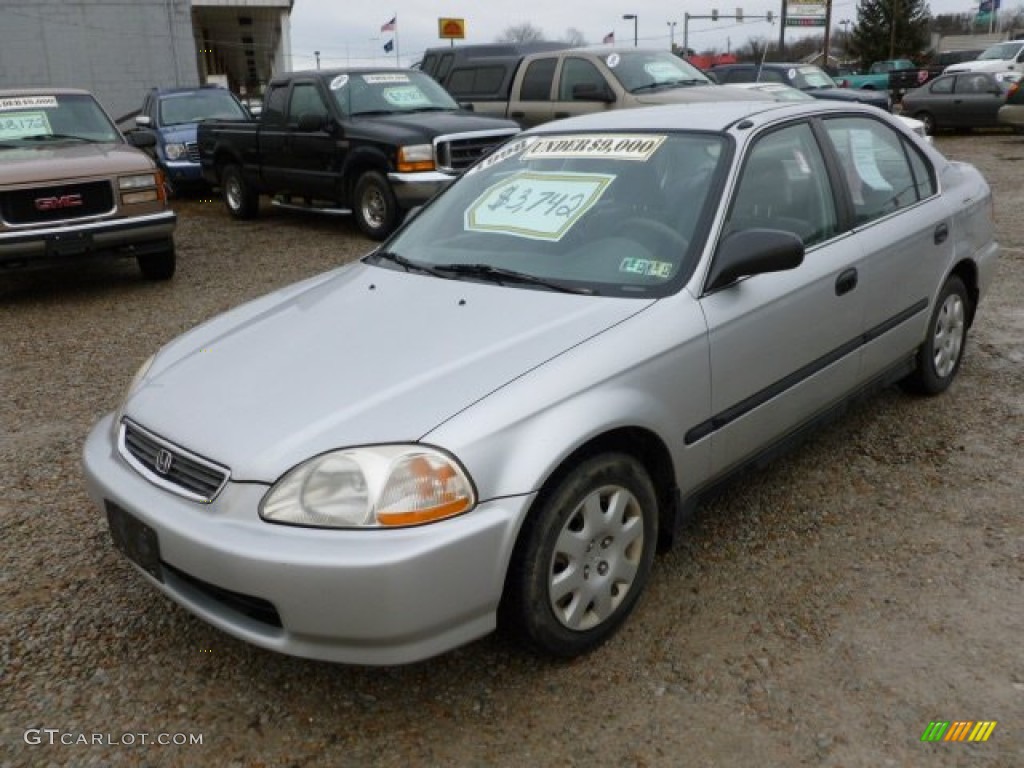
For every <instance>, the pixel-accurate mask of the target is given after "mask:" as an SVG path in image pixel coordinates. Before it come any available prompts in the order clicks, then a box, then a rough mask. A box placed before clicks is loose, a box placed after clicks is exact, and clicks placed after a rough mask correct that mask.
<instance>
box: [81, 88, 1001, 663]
mask: <svg viewBox="0 0 1024 768" xmlns="http://www.w3.org/2000/svg"><path fill="white" fill-rule="evenodd" d="M993 226H994V225H993V218H992V200H991V194H990V191H989V187H988V185H987V184H986V182H985V180H984V179H983V178H982V176H981V175H980V174H979V173H978V172H977V171H976V170H975V169H974V168H973V167H971V166H970V165H966V164H964V163H957V162H950V161H948V160H946V159H945V158H944V157H943V156H942V155H940V154H939V153H938V152H937V151H936V150H935V149H934V148H933V147H932V146H931V145H929V144H927V143H926V142H924V141H922V140H921V139H920V138H919V137H918V136H916V135H915V134H914V133H913V132H911V131H909V130H908V129H907V128H905V127H904V126H903V125H902V124H901V123H899V122H898V121H897V120H895V119H894V118H892V117H891V116H890V115H888V114H885V113H882V112H880V111H879V110H876V109H874V108H872V107H864V106H860V105H850V104H840V103H833V102H828V101H816V102H813V103H810V102H808V103H803V102H793V103H784V102H757V103H754V102H742V101H741V102H735V103H731V102H730V103H716V104H714V105H708V106H703V105H685V106H678V107H656V108H651V109H644V110H619V111H615V112H611V113H607V114H602V115H592V116H587V117H581V118H577V119H573V120H567V121H562V122H557V123H549V124H546V125H544V126H541V127H538V128H536V129H533V130H531V131H529V132H527V133H524V134H521V135H520V136H519V137H518V138H516V139H514V140H512V141H511V142H510V143H508V144H505V145H504V146H503V147H502V148H500V149H499V150H497V151H496V152H494V153H492V154H491V155H490V156H488V157H487V158H485V159H484V160H482V161H481V162H479V163H478V164H477V165H476V166H474V167H473V168H472V169H471V170H470V171H469V172H467V173H466V175H465V176H464V177H462V178H461V179H460V180H459V181H457V182H456V183H455V184H453V185H452V186H451V187H450V188H449V189H448V190H446V191H445V192H444V193H442V194H441V195H439V196H438V197H436V198H435V199H434V200H433V201H432V202H431V203H430V204H429V205H427V206H426V207H425V208H424V209H423V210H421V211H420V212H419V213H418V215H415V216H413V217H412V218H411V219H410V220H409V221H407V222H406V224H405V225H404V226H403V227H402V229H400V230H399V231H398V232H397V233H396V234H395V235H393V236H392V237H391V238H390V239H389V240H388V241H387V242H386V243H384V244H383V245H382V246H381V247H380V248H378V249H377V250H375V251H373V252H371V253H370V254H369V255H367V256H366V257H365V258H363V259H362V260H361V261H359V262H358V263H354V264H351V265H347V266H344V267H341V268H339V269H337V270H335V271H332V272H329V273H327V274H323V275H320V276H318V277H314V278H312V279H309V280H307V281H305V282H303V283H300V284H297V285H294V286H292V287H290V288H287V289H284V290H282V291H279V292H277V293H274V294H271V295H269V296H266V297H264V298H262V299H259V300H256V301H254V302H251V303H249V304H246V305H244V306H241V307H239V308H237V309H234V310H232V311H230V312H228V313H226V314H224V315H221V316H219V317H216V318H214V319H212V320H210V321H209V322H207V323H205V324H204V325H202V326H200V327H199V328H196V329H194V330H192V331H190V332H189V333H187V334H185V335H184V336H181V337H180V338H178V339H176V340H175V341H172V342H171V343H169V344H168V345H166V346H165V347H163V348H162V349H161V350H160V351H158V352H157V353H156V355H155V356H154V357H153V358H152V359H151V360H150V361H148V362H147V363H146V364H145V365H144V366H143V367H142V369H141V370H140V371H139V373H138V375H137V376H136V378H135V380H134V382H133V383H132V385H131V387H130V389H129V391H128V394H127V396H126V398H125V400H124V403H123V405H122V406H121V407H120V409H119V410H118V411H117V412H116V413H114V414H110V415H108V416H106V417H105V418H103V419H102V420H101V421H100V422H99V423H98V424H97V425H96V427H95V428H94V430H93V431H92V433H91V435H90V436H89V438H88V441H87V444H86V446H85V457H84V460H85V469H86V473H87V476H88V484H89V489H90V494H91V496H92V497H93V498H94V499H95V501H96V503H97V504H98V505H99V507H100V509H102V510H104V511H105V514H106V516H107V519H108V521H109V524H110V529H111V533H112V535H113V541H114V543H115V545H116V546H117V547H118V548H119V549H120V550H122V551H123V552H124V554H125V555H127V557H128V558H129V559H130V560H131V561H132V562H133V563H135V565H136V566H138V569H139V570H140V572H141V573H142V574H143V575H144V576H145V578H146V580H147V581H149V582H150V583H151V584H152V585H153V586H155V587H157V588H159V589H160V590H161V591H163V592H164V593H165V594H166V595H167V596H168V597H170V598H171V599H173V600H175V601H177V602H178V603H180V604H181V605H183V606H185V607H186V608H188V609H189V610H190V611H192V612H193V613H195V614H196V615H198V616H200V617H201V618H203V619H205V620H207V621H208V622H210V623H212V624H214V625H215V626H217V627H220V628H221V629H223V630H224V631H226V632H228V633H230V634H232V635H235V636H237V637H239V638H242V639H244V640H247V641H249V642H251V643H254V644H256V645H259V646H262V647H264V648H269V649H272V650H277V651H281V652H284V653H289V654H295V655H299V656H307V657H314V658H319V659H329V660H335V661H343V662H351V663H366V664H396V663H403V662H409V661H413V660H417V659H422V658H425V657H429V656H431V655H434V654H438V653H441V652H444V651H446V650H448V649H451V648H453V647H455V646H458V645H460V644H463V643H466V642H468V641H470V640H473V639H474V638H477V637H480V636H482V635H484V634H486V633H488V632H490V631H491V630H493V629H494V628H495V627H496V626H497V625H498V624H502V625H504V626H506V627H508V628H509V629H511V630H513V631H514V632H516V633H517V634H518V635H519V636H520V637H522V638H523V640H524V641H525V642H526V643H527V644H528V645H529V646H531V647H533V648H534V649H537V650H539V651H541V652H544V653H548V654H554V655H557V656H573V655H575V654H580V653H583V652H586V651H588V650H590V649H592V648H593V647H595V646H596V645H598V644H599V643H601V642H602V641H603V640H605V639H606V638H607V637H608V636H609V635H611V634H612V633H613V632H614V631H615V630H616V628H617V627H619V626H620V625H621V624H622V622H623V620H624V619H625V618H626V617H627V616H628V615H629V613H630V612H631V611H632V610H633V608H634V606H635V605H636V602H637V600H638V599H639V598H640V596H641V593H642V592H643V589H644V585H645V583H646V582H647V579H648V575H649V573H650V570H651V567H652V563H653V560H654V554H655V549H656V546H657V545H658V544H659V543H660V544H662V545H668V544H670V543H671V542H672V540H673V538H674V537H676V536H677V534H678V532H679V530H680V521H681V520H682V519H683V518H684V517H685V513H686V512H687V511H688V510H689V509H691V508H692V505H693V504H694V503H695V502H697V501H698V500H699V499H700V498H701V497H703V496H704V495H705V494H707V493H709V492H711V491H712V490H713V489H714V488H715V487H717V486H718V485H720V484H721V483H722V482H723V481H725V480H726V479H727V478H729V477H730V476H732V475H735V474H736V473H737V472H738V471H739V470H741V469H743V468H744V467H747V466H749V465H750V464H751V462H754V461H756V460H758V459H760V458H763V457H764V456H765V455H766V454H767V453H768V452H774V451H775V450H776V449H779V448H781V447H784V446H786V445H787V444H788V443H790V442H791V441H792V440H793V439H795V438H796V437H797V436H798V435H799V434H801V433H803V432H805V431H806V428H807V427H809V426H811V425H813V424H815V423H817V422H819V421H821V420H824V419H825V418H827V417H828V416H830V415H833V414H835V413H836V412H837V411H838V410H839V409H840V407H841V406H842V405H843V404H844V402H846V401H848V400H849V399H850V398H852V397H854V396H857V395H860V394H863V393H865V392H867V391H870V390H872V389H874V388H876V387H880V386H885V385H887V384H889V383H892V382H897V381H899V382H903V383H904V385H905V386H906V387H907V388H908V389H911V390H915V391H918V392H923V393H927V394H936V393H939V392H942V391H943V390H945V389H946V388H947V387H948V386H949V385H950V383H951V382H952V381H953V380H954V377H955V376H956V374H957V370H958V368H959V367H960V362H961V359H962V356H963V352H964V345H965V341H966V336H967V330H968V327H969V326H970V325H971V322H972V320H973V318H974V315H975V311H976V308H977V306H978V302H979V300H980V298H981V297H982V296H983V295H984V293H985V291H986V289H987V288H988V286H989V283H990V282H991V280H992V275H993V272H994V268H995V263H996V257H997V252H998V246H997V245H996V243H995V242H994V241H993Z"/></svg>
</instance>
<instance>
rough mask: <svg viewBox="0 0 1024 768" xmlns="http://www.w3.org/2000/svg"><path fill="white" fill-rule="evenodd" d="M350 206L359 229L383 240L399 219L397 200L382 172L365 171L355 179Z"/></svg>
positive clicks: (371, 236) (367, 234)
mask: <svg viewBox="0 0 1024 768" xmlns="http://www.w3.org/2000/svg"><path fill="white" fill-rule="evenodd" d="M352 208H353V211H354V213H355V216H356V223H357V224H358V225H359V229H361V230H362V231H363V234H365V235H366V236H367V237H370V238H372V239H374V240H383V239H384V238H386V237H387V236H388V235H390V234H391V233H392V232H393V231H394V230H395V227H397V226H398V223H399V221H401V216H400V215H399V211H398V201H397V200H396V199H395V193H394V192H392V191H391V186H390V185H389V184H388V180H387V179H386V178H385V177H384V175H383V174H382V173H379V172H377V171H367V172H366V173H364V174H363V175H362V176H360V177H359V179H358V181H356V186H355V189H354V190H353V192H352Z"/></svg>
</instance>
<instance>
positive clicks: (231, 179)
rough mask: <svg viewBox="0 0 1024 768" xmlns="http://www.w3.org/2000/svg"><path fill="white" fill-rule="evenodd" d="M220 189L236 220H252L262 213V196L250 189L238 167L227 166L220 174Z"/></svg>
mask: <svg viewBox="0 0 1024 768" xmlns="http://www.w3.org/2000/svg"><path fill="white" fill-rule="evenodd" d="M220 188H221V192H222V193H223V195H224V205H225V207H226V208H227V209H228V213H230V214H231V216H232V217H233V218H236V219H252V218H255V217H256V215H257V214H258V213H259V211H260V196H259V193H258V192H256V190H254V189H253V188H252V187H250V186H249V185H248V184H247V183H246V181H245V178H244V177H243V176H242V169H241V168H240V167H239V166H237V165H226V166H224V170H222V171H221V173H220Z"/></svg>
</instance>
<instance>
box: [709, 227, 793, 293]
mask: <svg viewBox="0 0 1024 768" xmlns="http://www.w3.org/2000/svg"><path fill="white" fill-rule="evenodd" d="M803 261H804V242H803V240H801V239H800V238H799V237H797V236H796V235H794V234H793V233H792V232H785V231H783V230H781V229H743V230H740V231H739V232H733V233H732V234H730V235H726V237H725V239H724V240H722V242H721V244H720V245H719V246H718V253H716V254H715V258H714V261H713V262H712V264H711V271H710V273H709V274H708V282H707V289H706V290H707V292H708V293H711V292H712V291H717V290H718V289H719V288H724V287H725V286H727V285H730V284H731V283H734V282H736V281H737V280H739V279H740V278H741V277H747V276H750V275H760V274H763V273H765V272H783V271H785V270H788V269H796V268H797V267H799V266H800V265H801V264H803Z"/></svg>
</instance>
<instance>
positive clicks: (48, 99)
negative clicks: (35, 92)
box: [0, 96, 57, 112]
mask: <svg viewBox="0 0 1024 768" xmlns="http://www.w3.org/2000/svg"><path fill="white" fill-rule="evenodd" d="M32 107H35V108H37V109H38V108H42V109H56V107H57V97H56V96H14V97H8V98H5V99H0V112H4V111H6V110H9V109H26V108H28V109H31V108H32Z"/></svg>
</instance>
